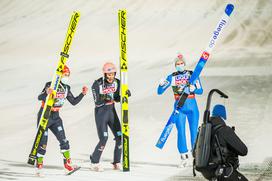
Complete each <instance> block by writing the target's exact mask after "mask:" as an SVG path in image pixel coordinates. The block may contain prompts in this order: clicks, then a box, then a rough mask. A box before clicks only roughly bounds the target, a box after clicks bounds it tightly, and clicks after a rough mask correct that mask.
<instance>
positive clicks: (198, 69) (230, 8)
mask: <svg viewBox="0 0 272 181" xmlns="http://www.w3.org/2000/svg"><path fill="white" fill-rule="evenodd" d="M233 9H234V5H232V4H228V5H227V6H226V8H225V11H224V14H223V16H222V18H221V19H220V21H219V22H218V24H217V26H216V27H215V29H214V31H213V34H212V36H211V38H210V41H209V43H208V46H207V47H206V49H205V50H204V51H203V53H202V55H201V57H200V59H199V61H198V63H197V65H196V67H195V69H194V71H193V74H192V76H191V77H190V79H189V84H188V85H190V84H194V82H195V81H196V79H197V78H198V77H199V75H200V73H201V72H202V70H203V68H204V66H205V64H206V62H207V60H208V59H209V56H210V54H211V52H212V50H213V49H214V47H215V45H216V42H217V41H218V39H219V38H220V36H221V34H222V31H223V29H224V28H225V27H226V25H227V23H228V21H229V19H230V15H231V14H232V12H233ZM189 94H190V92H189V86H187V87H185V88H184V91H183V93H182V94H181V96H180V99H179V101H178V104H177V107H176V108H175V110H174V111H173V113H172V114H171V116H170V118H169V120H168V121H167V123H166V125H165V127H164V129H163V131H162V133H161V135H160V137H159V139H158V141H157V143H156V147H158V148H160V149H162V148H163V146H164V144H165V143H166V141H167V138H168V136H169V134H170V133H171V130H172V128H173V125H174V124H175V117H176V116H175V115H176V114H179V112H178V108H179V107H182V106H183V105H184V102H185V101H186V99H187V97H188V95H189Z"/></svg>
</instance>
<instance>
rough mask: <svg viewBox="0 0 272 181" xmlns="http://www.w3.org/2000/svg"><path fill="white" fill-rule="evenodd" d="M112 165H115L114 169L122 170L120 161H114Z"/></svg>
mask: <svg viewBox="0 0 272 181" xmlns="http://www.w3.org/2000/svg"><path fill="white" fill-rule="evenodd" d="M112 166H113V168H112V169H113V170H121V169H122V166H121V164H120V163H112Z"/></svg>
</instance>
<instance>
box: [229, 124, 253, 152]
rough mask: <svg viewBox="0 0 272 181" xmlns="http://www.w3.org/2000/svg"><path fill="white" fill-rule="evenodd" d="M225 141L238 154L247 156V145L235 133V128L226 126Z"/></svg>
mask: <svg viewBox="0 0 272 181" xmlns="http://www.w3.org/2000/svg"><path fill="white" fill-rule="evenodd" d="M224 134H225V135H226V136H225V138H224V139H225V141H226V142H227V145H228V146H230V147H231V148H232V151H233V152H234V153H236V154H238V155H241V156H245V155H247V151H248V150H247V146H246V145H245V144H244V143H243V142H242V141H241V140H240V138H239V137H238V136H237V135H236V134H235V132H234V131H233V129H231V128H230V127H226V129H225V131H224Z"/></svg>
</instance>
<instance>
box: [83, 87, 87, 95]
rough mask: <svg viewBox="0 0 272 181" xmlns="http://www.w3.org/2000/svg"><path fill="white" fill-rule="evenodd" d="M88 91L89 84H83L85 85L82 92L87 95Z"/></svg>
mask: <svg viewBox="0 0 272 181" xmlns="http://www.w3.org/2000/svg"><path fill="white" fill-rule="evenodd" d="M87 92H88V87H87V86H83V87H82V94H83V95H86V94H87Z"/></svg>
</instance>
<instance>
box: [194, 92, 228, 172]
mask: <svg viewBox="0 0 272 181" xmlns="http://www.w3.org/2000/svg"><path fill="white" fill-rule="evenodd" d="M214 92H217V93H218V94H220V95H221V97H223V98H228V96H227V95H226V94H224V93H223V92H221V91H220V90H218V89H212V90H211V91H210V92H209V95H208V100H207V106H206V110H205V112H204V117H203V123H202V124H201V126H200V127H199V128H198V134H197V139H196V142H195V145H194V149H193V157H194V166H193V173H194V176H195V175H196V174H195V170H197V171H199V172H201V173H203V172H205V171H206V172H207V170H209V169H213V168H215V169H216V167H217V165H218V164H219V163H223V162H225V160H224V157H223V153H222V149H221V147H220V143H219V139H218V137H217V132H218V131H219V130H220V129H221V128H223V125H218V126H216V127H215V128H212V125H211V123H210V122H209V120H210V103H211V97H212V94H213V93H214ZM212 132H213V135H214V136H213V137H212ZM212 144H214V145H212ZM211 145H212V146H211ZM212 148H213V150H212ZM213 152H215V155H214V154H212V153H213Z"/></svg>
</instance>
